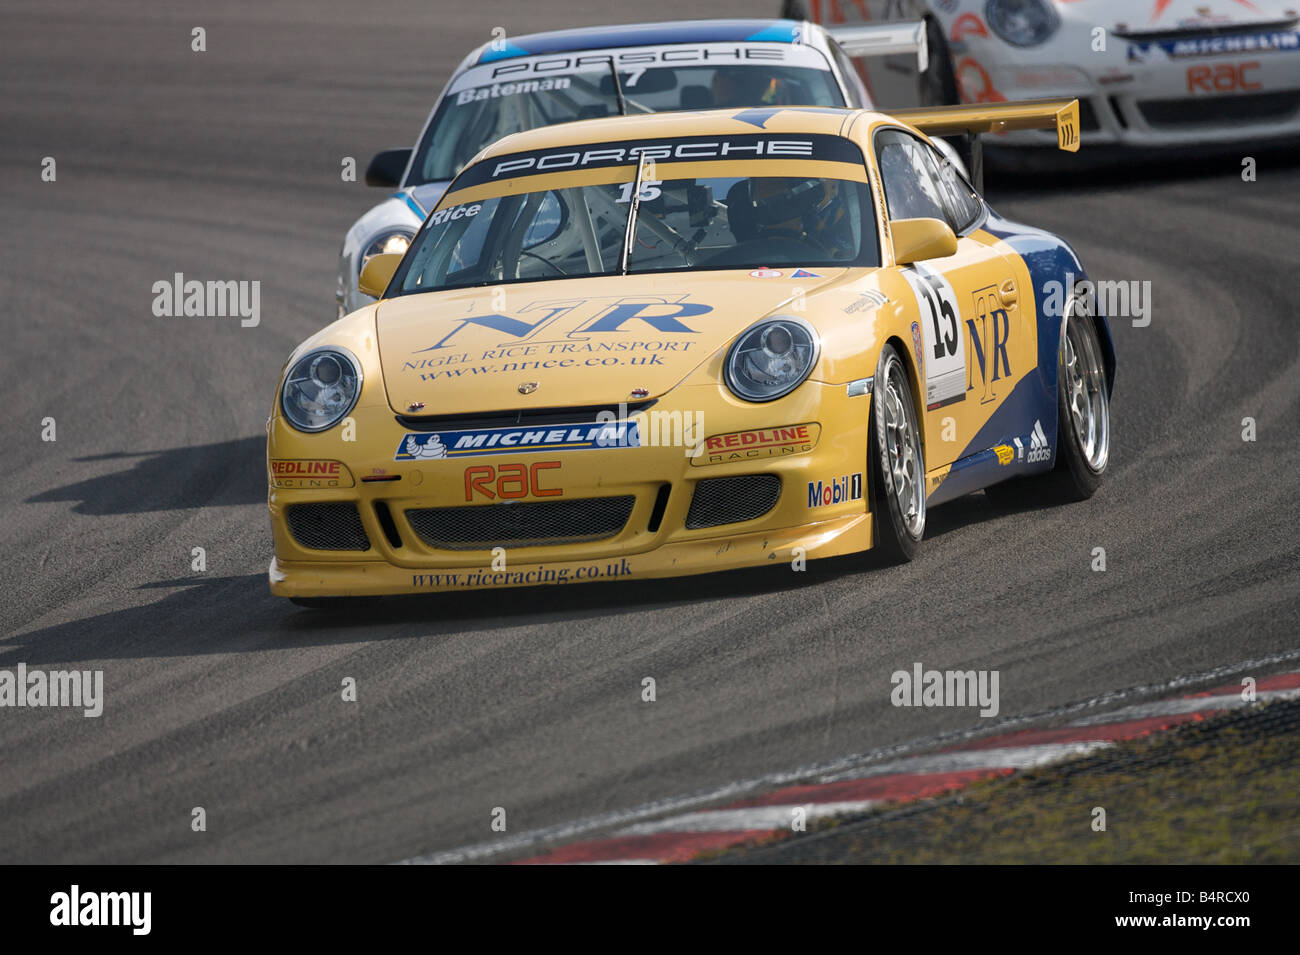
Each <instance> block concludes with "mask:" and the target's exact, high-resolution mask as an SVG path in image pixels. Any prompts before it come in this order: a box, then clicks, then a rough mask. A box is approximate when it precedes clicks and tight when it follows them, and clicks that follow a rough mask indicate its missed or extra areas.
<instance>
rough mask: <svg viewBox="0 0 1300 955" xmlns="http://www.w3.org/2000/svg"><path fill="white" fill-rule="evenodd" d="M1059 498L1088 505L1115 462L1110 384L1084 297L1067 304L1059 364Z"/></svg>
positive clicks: (1056, 487)
mask: <svg viewBox="0 0 1300 955" xmlns="http://www.w3.org/2000/svg"><path fill="white" fill-rule="evenodd" d="M1056 394H1057V398H1056V417H1057V426H1056V431H1057V435H1056V469H1055V471H1054V472H1053V474H1052V476H1053V478H1055V480H1054V481H1053V482H1052V485H1054V490H1055V491H1056V495H1055V496H1056V497H1058V498H1060V499H1061V500H1065V501H1083V500H1087V499H1088V498H1090V497H1092V496H1093V494H1095V493H1096V492H1097V488H1098V487H1100V486H1101V479H1102V476H1103V475H1105V473H1106V465H1107V464H1109V463H1110V383H1109V382H1108V381H1107V380H1106V363H1105V361H1104V359H1103V358H1102V350H1101V341H1100V339H1098V337H1097V324H1096V322H1094V321H1093V318H1092V312H1091V310H1090V309H1089V307H1088V306H1087V305H1086V304H1085V302H1084V301H1083V300H1082V299H1080V298H1077V297H1076V298H1072V299H1071V300H1070V301H1069V303H1068V304H1067V305H1066V311H1065V330H1064V332H1063V333H1062V335H1061V345H1060V349H1059V350H1058V352H1057V361H1056Z"/></svg>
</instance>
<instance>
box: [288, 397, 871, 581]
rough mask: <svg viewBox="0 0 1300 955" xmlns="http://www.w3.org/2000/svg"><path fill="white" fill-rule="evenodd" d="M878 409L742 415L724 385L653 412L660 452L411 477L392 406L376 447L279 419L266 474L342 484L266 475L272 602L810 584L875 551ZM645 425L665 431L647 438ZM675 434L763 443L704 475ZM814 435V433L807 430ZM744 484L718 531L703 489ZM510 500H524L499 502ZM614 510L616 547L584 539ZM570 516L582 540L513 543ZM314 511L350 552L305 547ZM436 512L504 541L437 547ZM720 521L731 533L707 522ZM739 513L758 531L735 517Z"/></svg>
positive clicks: (416, 468)
mask: <svg viewBox="0 0 1300 955" xmlns="http://www.w3.org/2000/svg"><path fill="white" fill-rule="evenodd" d="M869 410H870V397H869V396H868V395H857V396H852V397H851V396H850V395H849V394H848V389H847V387H846V385H845V384H824V383H820V382H812V381H810V382H806V383H805V384H804V385H803V386H801V387H800V388H798V389H796V391H795V392H794V393H793V394H791V395H788V396H786V397H785V398H782V399H780V400H778V401H774V402H770V403H768V404H764V405H752V404H747V403H744V402H740V401H738V400H736V399H735V398H733V397H731V396H730V395H729V394H727V393H726V392H725V391H723V390H722V389H720V388H718V387H717V386H682V387H679V388H678V389H676V390H675V391H674V392H672V393H671V394H670V395H668V396H666V397H665V398H663V399H661V400H660V401H659V402H657V403H656V404H655V405H654V406H653V408H652V409H651V410H650V411H649V412H647V416H649V415H652V414H655V413H658V414H660V415H662V416H663V417H661V418H659V419H657V420H658V422H659V423H660V426H659V427H655V426H653V425H652V426H651V427H650V428H647V429H646V433H647V434H656V435H657V438H650V439H648V440H649V442H650V443H649V444H648V446H639V447H611V448H595V449H586V450H566V451H560V450H530V451H527V452H525V451H519V452H510V453H497V454H471V453H465V454H463V456H452V455H450V454H449V455H448V456H447V457H445V458H442V459H437V460H402V461H397V460H394V457H395V450H396V449H398V448H399V447H400V446H402V445H403V442H404V440H405V436H406V435H407V434H410V433H412V429H411V428H409V427H407V426H404V425H403V424H402V423H400V422H399V421H398V420H397V419H396V417H395V416H394V415H393V413H392V412H391V411H390V410H389V409H387V408H381V407H375V406H372V407H370V408H368V409H358V410H357V411H356V412H355V414H354V417H355V418H356V433H357V435H359V436H364V441H362V440H358V441H356V442H352V443H344V442H341V441H340V440H339V437H338V435H337V434H335V433H334V432H326V433H323V434H320V435H308V434H302V433H299V432H297V431H294V430H292V429H291V428H289V427H288V426H287V425H286V424H285V422H284V421H283V419H282V418H280V417H278V416H277V417H275V418H273V420H272V422H271V431H270V437H269V442H268V459H269V460H271V461H278V462H283V461H295V462H303V461H320V460H327V461H328V460H333V461H338V462H340V463H341V464H342V465H343V468H342V470H341V471H339V472H338V475H337V476H334V477H328V478H315V477H309V478H305V479H297V478H291V479H290V480H289V481H288V482H287V483H291V484H295V485H297V486H292V487H288V486H283V485H284V484H285V483H286V481H285V479H284V478H283V476H282V474H281V475H276V474H272V473H271V471H270V469H269V468H268V478H269V483H270V489H269V494H268V504H269V509H270V516H271V526H272V532H273V536H274V541H275V558H274V560H273V561H272V562H271V566H270V570H269V575H268V576H269V581H270V587H271V592H272V593H273V594H276V595H279V596H285V597H326V596H361V595H379V594H404V593H424V592H436V591H457V590H462V591H463V590H483V589H495V588H500V587H521V586H525V587H526V586H537V585H559V584H568V583H579V582H584V581H590V580H626V579H637V578H656V577H671V576H678V575H686V574H696V573H705V572H710V571H720V570H729V569H734V568H741V567H754V566H759V565H772V564H776V563H786V564H792V565H793V566H795V567H798V568H802V566H803V563H802V562H803V561H805V560H809V559H814V558H819V557H831V556H836V555H841V554H848V553H854V552H858V551H863V550H867V549H869V548H870V547H871V544H872V540H873V528H872V520H871V515H870V513H869V512H868V507H867V501H868V494H867V485H866V480H867V478H866V473H865V472H866V424H867V417H868V412H869ZM674 415H676V416H677V417H676V418H674ZM687 415H690V416H694V417H687ZM647 420H656V419H647V418H643V419H641V421H642V424H643V425H645V423H646V421H647ZM678 420H681V421H683V422H691V423H693V425H694V427H695V431H694V432H693V433H694V435H695V437H697V438H702V439H707V438H708V437H714V438H718V437H719V436H724V435H733V436H734V435H744V434H749V435H754V434H758V435H759V436H760V437H759V438H757V439H755V440H754V443H755V444H759V445H760V446H759V447H754V446H753V445H752V444H745V443H744V442H745V440H746V439H743V438H734V439H733V438H721V439H720V440H719V441H715V442H712V443H709V442H707V441H706V450H705V451H704V452H703V455H702V456H700V457H696V458H694V459H692V457H690V456H688V454H687V449H686V448H684V447H683V446H682V443H691V442H689V441H688V442H679V441H677V436H678V433H679V432H678V431H677V430H676V421H678ZM801 426H808V427H807V430H805V431H798V430H797V429H798V428H799V427H801ZM774 429H775V430H774ZM335 430H337V429H335ZM690 434H691V432H684V433H683V436H684V437H686V438H689V436H690ZM801 434H802V435H814V436H815V437H813V438H812V439H811V440H809V439H808V438H807V437H798V435H801ZM645 440H647V439H646V438H645V437H643V441H645ZM728 441H732V442H733V443H732V444H730V445H728V444H727V443H726V442H728ZM449 450H454V449H451V448H449ZM537 465H545V467H542V468H540V469H539V468H537V467H535V466H537ZM295 466H298V465H295ZM304 467H305V466H304ZM516 474H518V475H520V476H521V477H519V478H518V479H516V478H515V476H514V475H516ZM740 478H743V479H746V481H743V482H737V483H733V484H715V485H712V486H711V487H709V488H708V491H707V493H708V494H709V495H711V496H710V497H709V500H710V501H712V503H713V510H712V511H711V513H713V515H714V516H713V517H712V518H711V517H710V516H709V513H710V509H709V508H699V507H697V494H698V493H700V491H699V489H700V487H701V485H703V484H705V483H706V482H710V481H715V480H717V479H740ZM773 478H775V479H777V480H779V492H778V493H777V494H776V496H775V500H774V501H773V502H772V503H771V505H770V507H768V508H767V509H766V510H762V512H761V513H756V516H752V517H751V516H748V513H747V512H745V505H743V502H739V503H738V497H737V496H738V495H746V494H749V493H750V488H752V486H753V484H752V481H753V479H759V480H760V481H761V482H763V487H764V488H769V489H770V487H771V486H772V479H773ZM367 479H369V480H367ZM733 488H735V489H736V490H735V491H734V493H733V491H732V489H733ZM557 491H558V492H559V493H558V494H557V493H555V492H557ZM487 494H492V495H496V497H495V498H494V499H492V500H488V499H487V497H486V495H487ZM814 495H815V496H816V497H817V500H816V501H815V502H814V501H813V500H812V497H813V496H814ZM505 496H509V497H510V498H511V500H501V499H500V498H501V497H505ZM606 498H608V499H618V500H622V501H627V499H629V498H630V499H631V501H630V503H628V504H627V505H626V506H627V508H628V511H627V517H626V520H624V521H623V522H622V523H621V526H619V527H618V528H617V529H616V530H614V532H613V533H602V534H601V535H599V536H598V537H595V538H592V537H591V535H590V534H584V531H588V530H590V527H584V526H582V521H583V520H584V517H583V513H582V511H583V508H584V507H585V506H586V502H591V501H593V500H599V499H606ZM561 502H568V504H566V505H565V506H571V507H573V508H575V509H576V512H575V511H567V512H566V513H568V514H570V515H575V516H571V518H570V519H569V524H570V525H572V524H574V522H575V521H576V525H577V526H567V525H566V526H564V527H562V528H559V529H557V531H556V533H555V534H554V535H548V536H546V537H542V538H539V539H536V540H521V539H520V537H519V536H518V534H517V533H515V534H514V536H513V539H511V538H512V532H511V531H509V530H505V529H506V528H517V526H518V525H517V524H514V523H512V520H513V519H514V515H517V514H519V513H520V511H519V510H510V509H511V508H518V507H519V506H520V505H524V506H525V507H533V506H535V505H541V506H542V507H549V506H552V505H553V504H556V503H561ZM304 505H305V506H306V507H307V508H311V507H312V506H316V505H332V506H334V511H345V512H346V513H347V514H348V520H349V524H348V526H349V527H351V528H352V531H351V533H352V537H351V538H350V539H351V546H352V547H353V548H354V549H351V550H346V549H333V548H329V547H319V546H306V545H305V544H304V539H303V538H304V534H303V531H302V525H301V524H300V523H295V522H296V521H297V518H296V517H295V521H290V519H289V516H290V509H292V508H295V507H299V506H304ZM352 507H355V514H356V518H355V519H354V518H352V517H351V513H352V512H351V510H350V508H352ZM761 507H762V504H761V503H760V504H759V505H756V506H755V507H754V508H753V509H754V510H755V512H757V511H758V510H760V509H761ZM452 509H456V510H454V511H453V510H452ZM737 509H738V510H737ZM299 513H312V512H311V511H306V512H299ZM331 513H333V512H331ZM431 513H432V514H434V515H436V516H437V519H438V522H439V523H440V526H442V527H443V528H444V529H445V528H446V527H447V526H448V524H449V523H450V524H453V525H456V526H459V525H460V524H462V523H466V524H469V525H474V526H484V527H490V528H495V531H494V532H488V533H487V535H486V536H485V535H484V534H478V535H475V534H470V535H468V537H469V538H470V539H469V540H468V542H466V541H456V542H451V543H449V542H448V540H446V539H445V535H444V537H443V538H442V539H440V538H439V535H438V534H437V533H431V532H430V530H429V526H428V523H427V522H426V521H425V520H424V517H425V515H428V514H431ZM534 513H537V512H536V511H535V512H534ZM719 513H721V515H722V517H723V518H724V519H723V520H722V522H721V523H710V521H711V520H713V521H716V520H717V519H718V517H717V515H718V514H719ZM737 514H739V516H741V517H742V518H745V519H741V520H727V519H725V518H727V517H733V516H737ZM461 518H464V519H465V520H464V521H461ZM358 519H359V525H358V524H357V520H358ZM295 527H296V528H297V529H295ZM358 527H359V528H360V531H361V532H363V535H364V536H363V537H362V536H361V533H359V532H358V531H357V528H358ZM606 530H608V528H606ZM494 535H495V536H494ZM497 537H500V539H499V540H498V539H497ZM584 537H587V538H590V539H583V538H584ZM309 542H311V541H310V540H309ZM316 543H319V541H316Z"/></svg>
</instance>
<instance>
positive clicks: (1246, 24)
mask: <svg viewBox="0 0 1300 955" xmlns="http://www.w3.org/2000/svg"><path fill="white" fill-rule="evenodd" d="M784 10H785V12H786V13H787V15H793V16H800V17H803V16H806V17H808V18H809V19H812V20H816V21H820V22H822V23H824V24H825V25H826V26H827V27H830V28H832V29H834V28H837V27H839V26H840V25H841V24H846V23H847V24H850V25H851V24H854V23H863V22H871V21H873V20H875V19H879V18H882V17H923V18H925V19H926V21H927V23H928V24H929V33H928V37H929V46H930V67H929V69H928V70H926V71H925V73H924V76H923V80H922V84H921V94H922V99H923V100H924V101H925V102H926V104H927V105H943V104H949V103H957V102H965V103H1001V102H1005V101H1007V100H1033V99H1043V98H1049V97H1051V98H1056V97H1066V98H1077V99H1078V100H1079V105H1080V110H1081V117H1080V119H1081V122H1082V125H1083V139H1084V142H1085V144H1087V145H1089V146H1094V145H1096V144H1098V143H1118V144H1122V145H1126V146H1139V147H1148V146H1154V147H1159V146H1184V145H1190V144H1198V145H1199V144H1202V143H1213V142H1221V143H1222V142H1236V141H1240V140H1246V139H1250V140H1258V139H1263V138H1269V137H1290V136H1296V135H1300V31H1298V29H1297V28H1298V27H1300V2H1297V0H786V2H785V3H784ZM1004 143H1005V144H1008V145H1028V144H1042V145H1055V141H1054V139H1053V138H1052V137H1051V136H1047V135H1045V134H1040V133H1038V132H1021V133H1013V134H1008V135H1006V136H1005V138H1004V139H1001V140H999V144H1004Z"/></svg>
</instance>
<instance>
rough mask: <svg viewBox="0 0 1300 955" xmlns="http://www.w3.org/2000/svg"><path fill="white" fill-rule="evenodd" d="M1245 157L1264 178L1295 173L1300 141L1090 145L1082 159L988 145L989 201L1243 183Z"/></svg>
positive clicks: (1054, 152) (1299, 163) (1048, 151)
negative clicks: (1230, 181)
mask: <svg viewBox="0 0 1300 955" xmlns="http://www.w3.org/2000/svg"><path fill="white" fill-rule="evenodd" d="M1246 157H1251V158H1253V159H1254V160H1255V163H1256V175H1257V176H1259V177H1264V176H1266V175H1267V174H1268V173H1269V171H1271V170H1278V169H1286V170H1290V169H1295V168H1298V167H1300V140H1277V141H1274V142H1271V143H1268V144H1267V145H1262V144H1259V143H1231V144H1225V145H1215V146H1203V147H1199V148H1196V149H1161V150H1156V149H1134V148H1132V147H1119V146H1089V145H1088V143H1087V142H1086V141H1085V142H1084V144H1083V147H1082V148H1081V149H1080V151H1079V152H1077V153H1067V152H1061V151H1059V150H1055V149H1040V148H1034V149H1011V148H1008V147H1005V146H1002V147H998V146H993V145H989V146H987V147H986V148H985V173H984V185H985V193H986V196H987V198H988V200H989V201H990V202H991V203H993V204H994V205H995V206H996V205H997V203H998V202H1001V201H1003V200H1008V199H1016V198H1021V197H1024V198H1029V197H1031V196H1035V195H1040V194H1042V193H1045V192H1050V193H1054V194H1060V193H1069V192H1090V191H1094V190H1099V189H1132V188H1133V187H1134V186H1139V187H1140V186H1142V185H1146V184H1149V185H1159V184H1162V183H1168V182H1172V181H1180V180H1182V181H1189V180H1195V179H1216V178H1225V177H1233V178H1235V179H1240V177H1241V173H1242V161H1243V159H1245V158H1246Z"/></svg>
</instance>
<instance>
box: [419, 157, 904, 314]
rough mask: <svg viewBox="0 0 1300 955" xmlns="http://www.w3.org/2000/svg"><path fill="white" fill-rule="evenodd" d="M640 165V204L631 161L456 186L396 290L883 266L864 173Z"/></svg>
mask: <svg viewBox="0 0 1300 955" xmlns="http://www.w3.org/2000/svg"><path fill="white" fill-rule="evenodd" d="M717 165H725V166H729V167H731V169H732V170H735V169H736V168H737V167H741V168H743V166H744V165H745V164H740V163H724V164H717ZM751 165H762V164H761V163H759V164H751ZM786 165H789V164H786ZM827 165H829V164H827ZM645 167H646V168H645V169H644V170H642V177H641V188H640V201H639V202H637V203H633V202H632V197H633V192H634V190H635V189H636V174H637V169H636V168H635V167H633V168H632V169H631V170H626V169H625V170H624V171H622V172H621V173H616V174H615V175H619V176H621V178H622V179H623V181H621V182H608V183H603V184H584V185H573V186H567V187H562V188H553V189H538V188H535V187H534V189H533V191H524V192H515V193H512V194H507V195H497V196H491V197H487V198H483V199H480V200H477V201H473V202H462V203H455V202H454V196H453V197H452V198H453V204H450V205H445V206H444V207H443V208H441V209H439V210H438V211H436V212H435V213H433V215H431V216H430V217H429V219H428V221H427V222H426V223H425V226H424V228H423V229H422V230H421V232H420V234H419V236H417V238H416V240H415V243H414V244H415V247H414V248H413V249H412V250H411V252H410V253H409V254H408V256H407V258H406V261H405V262H404V263H403V267H404V271H403V272H402V273H400V275H399V284H398V294H409V293H414V292H426V291H435V290H441V289H455V288H466V287H470V286H481V285H497V284H503V283H509V282H534V281H541V280H547V279H560V278H579V277H586V276H593V275H616V274H620V273H621V272H623V270H624V268H626V271H627V272H628V273H643V272H671V271H685V270H701V271H703V270H716V269H753V270H758V269H763V270H767V274H770V275H773V276H775V275H778V274H781V272H780V270H783V269H792V270H798V269H813V268H819V267H820V268H833V267H836V266H848V265H853V266H875V265H879V264H880V261H879V247H878V243H877V238H876V226H875V217H874V213H873V207H872V203H871V195H870V191H869V190H868V188H867V186H866V184H865V183H864V182H859V181H852V180H849V179H837V178H822V177H818V176H801V175H800V176H744V175H735V174H733V175H729V176H717V177H696V178H666V179H664V180H659V179H655V178H653V168H654V164H653V163H646V164H645ZM647 172H648V173H649V174H647ZM634 205H635V207H636V214H635V227H634V230H633V241H632V242H631V243H630V244H629V245H628V246H627V251H626V262H624V251H625V240H626V238H627V236H628V224H629V221H630V220H631V219H632V218H633V216H632V210H633V206H634Z"/></svg>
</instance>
